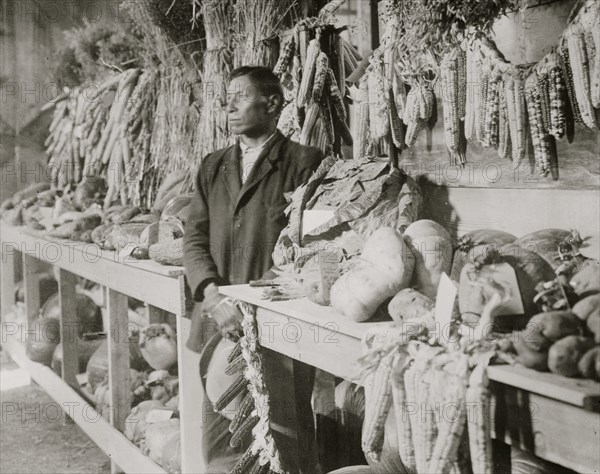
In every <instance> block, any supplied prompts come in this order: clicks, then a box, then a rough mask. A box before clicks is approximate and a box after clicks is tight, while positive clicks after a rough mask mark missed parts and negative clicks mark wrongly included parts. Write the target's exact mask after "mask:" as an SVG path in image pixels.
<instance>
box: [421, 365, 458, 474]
mask: <svg viewBox="0 0 600 474" xmlns="http://www.w3.org/2000/svg"><path fill="white" fill-rule="evenodd" d="M463 357H464V356H463ZM455 363H456V366H457V373H454V374H452V375H451V376H450V377H448V376H447V374H443V372H444V371H443V370H442V369H437V370H436V372H437V373H438V375H441V376H443V377H444V380H445V383H444V397H443V399H444V401H443V405H444V406H445V407H455V408H456V413H454V414H453V416H452V417H449V416H448V413H447V410H444V413H445V416H444V417H441V420H440V423H439V429H438V435H437V439H436V442H435V446H434V449H433V453H432V455H431V459H430V460H429V462H428V464H427V469H426V470H425V471H424V472H435V473H440V474H448V473H450V472H451V471H452V470H453V469H455V466H457V459H458V448H459V446H460V443H461V440H462V435H463V431H464V428H465V421H466V409H465V392H466V385H467V379H466V361H465V360H464V359H462V358H461V359H458V360H457V361H455ZM463 366H464V369H462V368H461V367H463ZM448 378H449V380H447V379H448Z"/></svg>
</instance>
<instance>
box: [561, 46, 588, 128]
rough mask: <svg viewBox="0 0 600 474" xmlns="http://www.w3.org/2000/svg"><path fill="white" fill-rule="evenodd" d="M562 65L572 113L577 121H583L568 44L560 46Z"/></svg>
mask: <svg viewBox="0 0 600 474" xmlns="http://www.w3.org/2000/svg"><path fill="white" fill-rule="evenodd" d="M558 53H559V56H558V57H559V58H560V67H561V69H562V76H563V79H564V81H565V85H566V88H567V97H568V98H569V104H570V106H571V113H572V114H573V120H575V123H583V118H582V116H581V112H580V111H579V104H578V103H577V97H576V96H575V85H574V83H573V72H572V70H571V62H570V60H569V49H568V48H567V47H566V46H561V47H559V48H558Z"/></svg>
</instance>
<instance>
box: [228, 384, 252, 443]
mask: <svg viewBox="0 0 600 474" xmlns="http://www.w3.org/2000/svg"><path fill="white" fill-rule="evenodd" d="M252 410H254V398H253V397H252V394H251V393H248V394H247V395H246V396H245V397H244V399H243V400H242V402H241V403H240V406H238V407H237V409H236V412H235V416H234V417H233V420H231V423H229V432H230V433H235V432H236V431H237V430H238V429H239V427H240V426H241V424H242V423H243V422H244V420H245V419H246V418H248V417H249V416H250V414H251V413H252Z"/></svg>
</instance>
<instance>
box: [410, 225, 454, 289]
mask: <svg viewBox="0 0 600 474" xmlns="http://www.w3.org/2000/svg"><path fill="white" fill-rule="evenodd" d="M417 222H419V221H417ZM412 225H413V224H411V226H412ZM408 229H410V226H409V227H408ZM405 240H406V243H407V244H409V245H410V249H411V250H412V253H413V254H414V256H415V259H416V260H415V269H414V274H413V281H412V286H413V287H414V288H415V289H416V290H417V291H419V292H421V293H423V294H424V295H425V296H427V297H428V298H431V299H435V298H436V296H437V288H438V285H439V282H440V278H441V276H442V273H446V274H449V273H450V270H451V269H452V254H453V250H452V242H451V241H450V240H447V239H446V238H445V237H443V236H433V235H430V236H416V237H411V236H405Z"/></svg>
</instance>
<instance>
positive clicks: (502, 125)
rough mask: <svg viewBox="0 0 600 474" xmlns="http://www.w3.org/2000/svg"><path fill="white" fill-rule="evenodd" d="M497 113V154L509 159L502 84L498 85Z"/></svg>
mask: <svg viewBox="0 0 600 474" xmlns="http://www.w3.org/2000/svg"><path fill="white" fill-rule="evenodd" d="M499 91H500V93H499V94H498V95H499V102H500V103H499V115H498V156H500V158H503V159H508V160H510V158H511V146H510V124H509V120H508V107H507V106H506V97H505V96H504V93H503V92H504V84H503V83H500V86H499Z"/></svg>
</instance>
